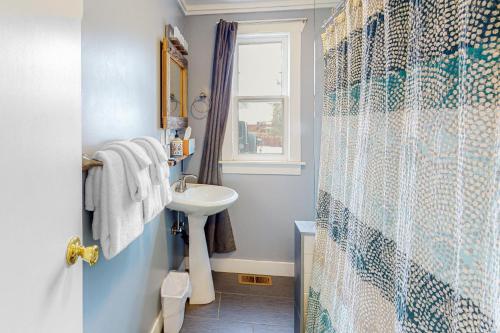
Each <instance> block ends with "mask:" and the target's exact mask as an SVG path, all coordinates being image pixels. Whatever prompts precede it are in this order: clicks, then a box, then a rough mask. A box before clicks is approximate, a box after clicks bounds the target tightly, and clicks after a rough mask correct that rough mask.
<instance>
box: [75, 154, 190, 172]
mask: <svg viewBox="0 0 500 333" xmlns="http://www.w3.org/2000/svg"><path fill="white" fill-rule="evenodd" d="M186 157H187V156H182V157H178V158H174V159H170V160H168V166H175V165H176V164H177V162H180V161H182V160H183V159H185V158H186ZM103 165H104V164H103V163H102V161H98V160H94V159H92V158H90V157H88V156H87V155H86V154H83V155H82V171H88V170H89V169H90V168H93V167H96V166H103Z"/></svg>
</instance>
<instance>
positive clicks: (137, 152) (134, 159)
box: [104, 141, 152, 202]
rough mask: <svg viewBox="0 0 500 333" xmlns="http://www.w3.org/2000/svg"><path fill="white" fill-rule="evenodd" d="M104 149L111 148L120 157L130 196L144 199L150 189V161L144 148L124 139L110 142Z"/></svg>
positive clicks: (140, 199)
mask: <svg viewBox="0 0 500 333" xmlns="http://www.w3.org/2000/svg"><path fill="white" fill-rule="evenodd" d="M104 149H105V150H113V151H114V152H116V153H118V154H119V155H120V157H121V158H122V160H123V163H124V165H125V175H126V177H127V185H128V188H129V193H130V197H131V198H132V199H133V200H135V201H137V202H141V201H142V200H144V199H145V198H146V197H147V196H148V195H149V192H150V190H151V178H150V176H149V165H151V163H152V162H151V159H150V158H149V157H148V156H147V154H146V153H145V152H144V150H143V149H142V148H141V147H140V146H138V145H137V144H135V143H133V142H126V141H118V142H113V143H110V144H108V145H106V146H105V148H104Z"/></svg>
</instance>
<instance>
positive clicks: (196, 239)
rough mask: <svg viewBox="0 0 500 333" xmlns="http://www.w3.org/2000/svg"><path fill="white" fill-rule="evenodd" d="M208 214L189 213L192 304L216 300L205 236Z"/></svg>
mask: <svg viewBox="0 0 500 333" xmlns="http://www.w3.org/2000/svg"><path fill="white" fill-rule="evenodd" d="M206 222H207V217H206V216H194V215H188V223H189V277H190V279H191V285H192V287H193V293H192V295H191V298H190V299H189V303H190V304H208V303H212V302H213V301H214V300H215V290H214V281H213V280H212V269H211V267H210V259H209V257H208V249H207V241H206V238H205V223H206Z"/></svg>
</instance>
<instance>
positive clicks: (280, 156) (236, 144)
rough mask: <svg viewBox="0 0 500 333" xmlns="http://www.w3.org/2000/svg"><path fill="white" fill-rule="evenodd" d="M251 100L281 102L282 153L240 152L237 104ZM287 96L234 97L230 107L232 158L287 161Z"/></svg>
mask: <svg viewBox="0 0 500 333" xmlns="http://www.w3.org/2000/svg"><path fill="white" fill-rule="evenodd" d="M242 100H243V101H253V102H270V101H279V100H281V101H282V102H283V154H258V153H257V154H240V149H239V131H238V130H239V123H238V122H239V118H238V117H236V115H238V112H239V109H238V104H239V102H240V101H242ZM287 101H288V96H237V97H235V98H234V103H233V104H234V108H233V109H232V110H233V112H232V115H233V119H234V120H233V122H232V129H233V131H232V132H233V138H232V142H233V144H232V148H233V156H234V158H233V160H236V161H288V160H289V156H290V145H289V137H290V112H289V110H288V102H287Z"/></svg>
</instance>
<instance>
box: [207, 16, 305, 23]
mask: <svg viewBox="0 0 500 333" xmlns="http://www.w3.org/2000/svg"><path fill="white" fill-rule="evenodd" d="M296 21H302V22H307V18H305V17H297V18H289V19H277V20H272V19H271V20H249V21H236V22H238V23H241V24H257V23H275V22H276V23H284V22H296ZM215 23H219V21H217V22H215Z"/></svg>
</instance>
